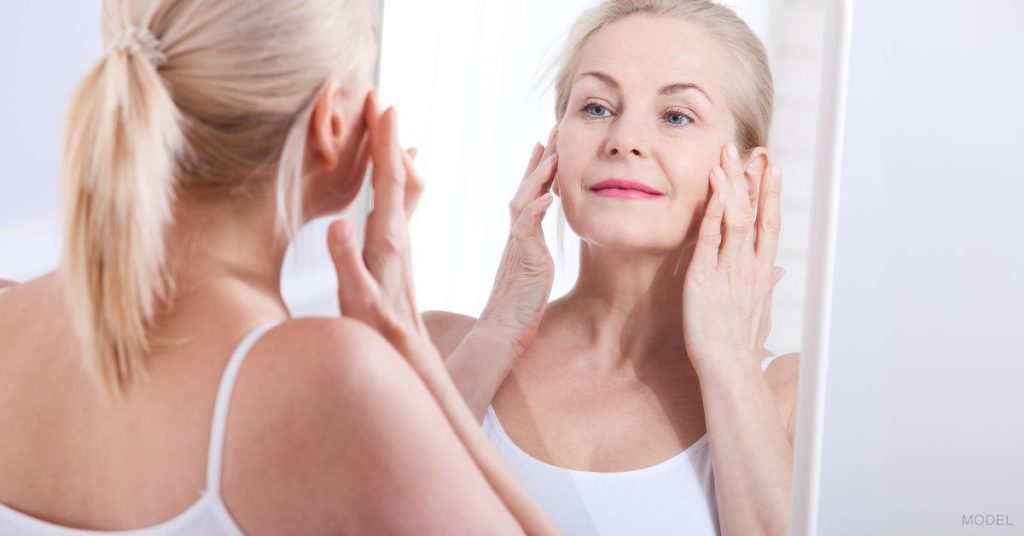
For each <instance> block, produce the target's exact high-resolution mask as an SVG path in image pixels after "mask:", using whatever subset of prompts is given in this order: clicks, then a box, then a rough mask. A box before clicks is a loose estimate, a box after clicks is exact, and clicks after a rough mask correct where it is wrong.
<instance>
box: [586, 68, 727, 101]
mask: <svg viewBox="0 0 1024 536" xmlns="http://www.w3.org/2000/svg"><path fill="white" fill-rule="evenodd" d="M588 76H589V77H593V78H596V79H598V80H600V81H601V82H603V83H604V84H605V85H607V86H610V87H612V88H614V89H620V88H621V87H622V86H621V85H620V84H619V83H618V81H616V80H615V79H614V78H612V77H611V75H609V74H607V73H602V72H601V71H587V72H585V73H582V74H580V75H579V76H577V77H576V80H577V81H579V80H580V79H581V78H585V77H588ZM687 89H695V90H697V91H699V92H700V93H701V94H702V95H704V98H705V99H707V100H708V102H710V103H711V104H714V101H712V100H711V97H709V96H708V92H707V91H704V88H702V87H700V86H699V85H697V84H693V83H690V82H677V83H675V84H669V85H667V86H665V87H663V88H661V91H659V92H658V93H660V94H661V95H673V94H675V93H679V92H680V91H686V90H687Z"/></svg>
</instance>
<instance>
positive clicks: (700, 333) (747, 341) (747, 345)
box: [683, 147, 784, 367]
mask: <svg viewBox="0 0 1024 536" xmlns="http://www.w3.org/2000/svg"><path fill="white" fill-rule="evenodd" d="M733 148H734V147H733ZM729 149H730V148H728V147H727V148H726V149H725V150H723V151H722V156H721V166H715V168H714V169H712V171H711V174H710V177H709V178H710V180H711V184H712V190H713V191H714V195H713V196H712V198H711V200H710V201H709V202H708V205H707V209H706V210H705V213H704V219H703V221H702V222H701V227H700V234H699V237H698V240H697V246H696V249H695V250H694V254H693V260H692V261H691V262H690V266H689V269H688V270H687V273H686V278H685V281H684V283H683V324H684V325H683V334H684V339H685V341H686V351H687V354H688V355H689V356H690V359H691V361H693V363H694V366H695V367H696V366H698V365H702V364H706V363H709V362H715V363H721V362H723V360H724V361H726V362H736V360H740V362H742V365H743V366H750V365H751V364H752V363H754V364H756V363H757V362H758V360H759V357H760V355H761V352H762V349H763V348H764V343H765V340H766V339H767V338H768V333H769V332H770V331H771V306H772V292H773V290H774V289H775V285H776V284H777V283H778V282H779V280H780V279H781V278H782V274H783V273H784V270H783V269H782V268H781V267H777V266H775V256H776V253H777V251H778V241H779V231H780V228H781V227H780V226H781V215H780V199H781V193H782V186H781V175H780V174H779V168H778V166H777V165H771V166H767V167H766V168H765V171H764V174H763V175H762V177H761V181H760V185H759V188H758V199H759V200H758V203H757V211H756V214H755V210H754V208H753V207H751V206H750V200H749V196H748V195H747V184H746V180H745V179H744V174H743V169H742V164H741V162H740V160H739V158H738V154H737V153H736V152H735V151H730V150H729ZM730 153H732V154H733V155H734V157H732V158H730V156H729V154H730ZM755 216H756V218H755ZM723 220H724V223H725V224H724V226H723ZM755 224H756V238H755ZM723 231H724V236H723Z"/></svg>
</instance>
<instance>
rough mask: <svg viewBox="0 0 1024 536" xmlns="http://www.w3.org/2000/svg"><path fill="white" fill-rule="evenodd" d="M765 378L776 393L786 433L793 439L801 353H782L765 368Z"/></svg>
mask: <svg viewBox="0 0 1024 536" xmlns="http://www.w3.org/2000/svg"><path fill="white" fill-rule="evenodd" d="M765 379H766V380H767V381H768V385H769V386H770V387H771V389H772V394H773V395H775V401H776V403H777V404H778V409H779V415H780V416H781V417H782V419H783V423H785V425H786V433H787V435H788V436H789V438H790V441H792V440H793V436H794V433H795V429H796V404H797V391H798V387H799V384H800V353H799V352H793V353H790V354H784V355H780V356H779V357H777V358H775V359H774V360H772V362H771V364H769V365H768V368H767V369H765Z"/></svg>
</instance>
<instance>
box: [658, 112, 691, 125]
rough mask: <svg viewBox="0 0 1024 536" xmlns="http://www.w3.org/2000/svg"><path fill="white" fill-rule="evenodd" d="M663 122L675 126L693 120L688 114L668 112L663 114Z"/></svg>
mask: <svg viewBox="0 0 1024 536" xmlns="http://www.w3.org/2000/svg"><path fill="white" fill-rule="evenodd" d="M665 122H666V123H668V124H670V125H672V126H677V127H682V126H686V125H689V124H690V123H692V122H693V119H692V118H690V116H688V115H686V114H684V113H680V112H668V113H666V114H665Z"/></svg>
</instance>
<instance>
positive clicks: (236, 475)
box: [0, 13, 545, 534]
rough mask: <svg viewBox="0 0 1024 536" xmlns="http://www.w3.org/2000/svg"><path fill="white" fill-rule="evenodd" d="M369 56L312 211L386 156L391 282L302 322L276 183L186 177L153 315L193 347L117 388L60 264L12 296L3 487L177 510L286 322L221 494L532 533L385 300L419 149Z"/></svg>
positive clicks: (297, 513)
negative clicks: (86, 367)
mask: <svg viewBox="0 0 1024 536" xmlns="http://www.w3.org/2000/svg"><path fill="white" fill-rule="evenodd" d="M366 15H367V24H369V21H370V20H371V19H370V17H369V13H366ZM362 65H363V68H362V70H361V71H360V73H359V74H358V75H357V77H356V78H355V79H354V80H349V81H345V83H344V84H342V83H340V82H339V81H336V80H329V81H328V82H327V83H325V84H324V86H323V88H322V91H321V93H320V94H319V96H318V100H317V104H316V108H315V111H314V114H313V117H312V119H311V122H310V125H309V131H310V137H309V140H308V147H309V151H308V154H307V162H306V172H307V173H306V177H307V178H306V181H307V182H306V183H305V185H304V187H305V188H306V191H307V192H308V195H307V196H306V206H305V207H304V208H305V209H306V212H305V213H306V215H307V217H308V218H310V219H311V218H312V217H315V216H317V215H320V214H323V213H326V212H327V211H337V210H340V209H341V208H343V207H344V206H346V205H348V204H349V203H351V202H352V200H353V198H354V196H355V193H356V191H357V190H358V185H359V182H360V181H361V179H362V176H363V173H364V171H365V164H366V159H367V158H372V159H373V161H374V162H375V163H376V164H377V165H376V166H375V173H374V187H375V190H376V191H377V193H378V199H379V200H381V202H380V203H379V206H378V207H377V208H375V214H376V215H375V216H374V217H371V222H370V230H368V242H369V243H368V245H367V250H368V251H369V250H370V249H373V250H374V251H376V252H377V253H376V254H375V255H376V256H373V255H370V257H373V258H375V259H376V261H377V262H376V265H375V266H363V267H362V269H363V273H362V275H363V276H367V277H370V278H371V279H372V281H373V282H374V283H375V284H376V285H377V286H376V289H377V291H378V294H377V296H376V301H372V300H371V301H363V302H362V303H361V304H359V305H357V304H353V303H347V304H346V303H344V300H345V299H346V297H348V298H351V296H352V295H351V294H347V295H343V296H342V300H343V305H344V306H345V309H346V311H347V312H351V314H352V317H351V318H349V317H346V318H306V319H298V320H290V319H288V313H287V310H286V308H285V304H284V302H283V300H282V298H281V294H280V288H279V281H280V275H281V274H280V267H281V264H282V260H283V257H284V254H285V249H286V243H285V242H284V240H282V239H281V238H280V237H279V236H278V235H276V234H275V232H274V224H275V212H274V201H273V190H272V187H270V186H269V185H268V188H267V189H266V190H265V191H262V192H257V193H252V194H249V195H246V196H210V195H200V194H197V193H190V192H182V194H181V195H180V196H179V197H178V199H177V201H176V203H175V206H174V215H175V218H174V223H173V224H172V225H171V226H170V228H169V229H167V232H166V241H167V246H168V250H169V255H168V257H169V259H171V261H170V262H169V265H168V269H169V272H170V275H171V277H172V278H173V280H174V282H175V285H176V287H175V288H176V293H175V296H174V301H173V303H172V304H170V305H168V306H166V307H165V308H164V309H163V310H162V311H160V313H159V315H158V316H157V318H156V319H155V325H156V326H157V329H158V331H159V333H160V334H161V335H164V336H167V337H171V338H180V340H182V343H181V344H180V345H176V346H172V347H170V348H169V349H166V350H163V351H159V352H157V353H155V354H154V355H152V356H151V360H150V363H151V366H150V370H149V378H148V379H147V380H145V381H138V382H135V383H134V384H133V385H132V389H131V391H130V392H129V394H128V397H127V399H126V400H125V401H123V402H121V403H116V404H115V403H112V402H109V401H107V400H106V399H105V398H104V397H103V396H102V392H101V390H100V389H99V388H98V387H97V386H96V385H95V384H93V383H91V382H90V380H89V378H87V377H86V376H85V374H84V373H83V370H82V365H81V359H80V357H79V353H78V349H77V347H76V344H75V341H74V337H73V332H72V329H71V324H70V319H69V318H68V314H67V311H66V310H65V307H64V305H63V292H62V289H61V281H60V278H59V277H58V276H57V274H56V273H50V274H46V275H44V276H42V277H40V278H38V279H35V280H32V281H29V282H26V283H24V284H22V285H17V286H14V287H12V288H10V289H9V290H8V291H7V292H5V293H4V294H3V295H0V317H2V318H4V319H5V322H3V323H2V325H0V345H2V346H0V370H2V371H3V373H2V374H0V427H2V429H3V430H4V441H3V443H4V448H3V449H0V474H3V475H4V478H3V479H0V503H2V504H4V505H7V506H9V507H11V508H14V509H16V510H19V511H22V512H25V513H28V514H30V515H32V516H35V517H38V518H41V519H44V520H47V521H50V522H53V523H58V524H63V525H68V526H73V527H79V528H89V529H100V530H115V529H132V528H140V527H146V526H150V525H153V524H156V523H159V522H162V521H165V520H167V519H169V518H171V517H173V516H175V515H177V514H179V513H181V512H182V511H183V510H184V509H185V508H187V507H188V506H190V505H191V504H193V503H194V502H195V501H196V499H197V492H199V491H200V490H202V489H204V487H205V465H206V457H207V446H208V440H209V426H210V419H211V415H212V412H213V407H214V397H215V393H216V389H217V387H218V382H219V381H220V378H221V374H222V372H223V370H224V366H225V364H226V362H227V359H228V357H229V355H230V353H231V352H232V351H233V349H234V347H235V345H236V344H237V343H238V341H239V340H240V339H241V337H243V336H244V335H245V334H246V333H247V332H249V331H250V330H252V329H253V328H255V327H256V326H258V325H260V324H262V323H264V322H267V321H274V320H276V321H282V323H281V324H280V325H278V326H277V327H276V328H274V329H273V330H271V331H270V332H268V333H267V334H266V335H264V336H263V337H262V338H261V339H260V340H259V342H258V343H257V344H256V346H255V347H254V348H253V349H252V350H251V352H250V354H249V356H248V357H247V359H246V361H245V363H244V366H243V367H242V369H241V372H240V374H239V377H238V380H237V383H236V385H235V390H234V393H233V396H232V403H231V411H230V418H229V421H228V427H227V440H226V447H225V449H226V450H225V457H224V471H223V477H222V483H221V485H222V496H223V498H224V500H225V502H226V504H227V506H228V508H229V510H230V511H231V513H232V515H233V517H234V518H235V520H236V521H237V522H238V523H239V524H240V526H241V528H242V529H243V530H244V531H245V532H246V533H248V534H283V533H296V534H321V533H331V534H334V533H341V532H344V533H357V534H470V533H479V530H480V527H488V529H487V530H488V532H489V533H495V534H522V533H523V528H521V525H522V526H523V527H535V526H540V527H542V528H543V527H544V526H545V525H544V524H543V520H541V521H538V522H535V523H534V524H533V525H531V524H530V523H529V522H528V521H529V520H527V521H523V519H519V520H517V519H516V518H514V517H513V515H512V514H511V513H510V511H509V508H508V507H506V506H505V505H504V504H503V502H502V498H500V497H499V496H498V494H496V493H495V487H498V488H499V490H504V492H505V494H506V495H505V497H507V493H508V489H509V488H508V487H506V488H500V487H499V486H494V484H493V482H492V480H493V478H494V476H493V475H494V474H495V472H496V471H495V470H491V471H490V472H487V473H486V474H487V475H488V476H487V477H485V475H484V474H482V473H481V471H480V470H479V469H478V467H477V466H476V465H475V464H474V460H477V459H479V458H480V457H481V456H480V455H479V454H476V455H471V452H473V451H474V448H473V446H472V445H469V446H467V445H466V444H465V443H463V441H462V440H461V439H460V435H459V434H458V433H457V432H456V428H457V426H456V425H453V423H454V422H456V421H455V420H454V419H453V418H452V417H451V415H449V414H448V413H446V410H445V409H442V405H439V404H438V402H437V398H436V397H437V396H438V394H437V392H436V391H432V390H431V388H436V381H435V382H434V383H433V384H429V385H428V384H425V383H424V381H423V379H422V378H421V377H420V375H421V374H422V372H423V370H424V369H425V367H424V366H423V362H426V361H428V360H429V359H430V358H431V357H433V358H435V359H436V366H437V367H438V368H439V369H440V370H442V372H443V364H441V361H440V359H439V358H438V357H437V353H436V350H434V349H433V347H432V346H431V345H429V341H428V340H427V339H426V337H425V333H424V335H423V337H422V338H421V339H417V337H418V336H419V335H418V333H417V332H416V329H415V324H416V322H419V323H420V325H422V322H421V321H419V320H418V315H415V310H413V313H414V314H413V317H414V318H409V315H405V316H403V315H402V312H401V308H398V307H395V306H394V303H395V302H394V301H393V300H392V301H388V299H389V298H390V297H393V296H400V295H408V294H411V290H410V289H409V288H408V287H407V286H405V287H403V286H402V283H404V282H405V280H406V279H407V278H405V277H398V278H395V280H396V281H398V283H393V282H392V281H389V280H388V279H387V278H386V277H382V276H381V275H380V273H379V268H380V267H383V268H385V269H391V268H393V267H395V266H400V265H401V264H402V263H403V262H406V261H407V251H406V250H402V249H388V248H387V247H383V246H381V244H382V243H383V244H385V245H386V244H394V243H396V242H395V241H394V240H392V239H393V238H394V237H396V236H398V237H399V238H401V237H406V238H407V236H406V235H405V233H407V230H406V228H405V227H404V226H405V225H406V221H407V217H408V213H411V209H412V208H413V206H414V204H415V198H416V195H415V191H414V190H415V189H416V187H415V184H416V181H406V180H405V178H404V175H403V174H402V173H400V172H399V170H397V169H396V168H395V166H393V165H392V166H390V167H389V166H387V165H385V161H388V162H390V163H392V164H394V163H395V162H397V163H399V167H402V165H403V164H406V165H407V164H408V162H409V159H408V157H407V155H406V154H405V153H404V152H403V151H402V149H401V148H400V147H399V146H398V143H397V135H396V134H395V114H394V112H393V111H388V112H385V113H381V112H380V111H378V109H377V106H376V101H375V99H374V98H373V97H372V95H371V96H370V98H366V97H365V96H366V95H367V91H368V90H369V89H370V84H371V82H370V81H371V67H372V65H373V61H372V58H366V59H364V61H363V62H362ZM405 171H406V172H410V173H411V168H408V167H406V168H405ZM410 185H412V186H410ZM406 188H411V190H412V192H411V195H409V196H408V197H407V196H406V191H405V189H406ZM383 200H389V202H387V203H385V202H383ZM407 212H408V213H407ZM381 229H386V230H387V231H386V232H385V231H381ZM374 237H377V238H374ZM332 248H333V251H334V252H335V253H337V252H338V251H340V250H339V249H338V247H337V244H334V245H332ZM360 257H362V256H360ZM403 259H405V260H403ZM336 260H337V258H336ZM350 267H352V266H350ZM352 274H353V272H352V271H349V272H347V273H346V274H343V278H344V279H345V280H348V279H349V278H351V277H353V275H352ZM363 283H365V281H363ZM361 284H362V283H361ZM396 286H397V288H395V287H396ZM356 287H357V288H358V285H357V286H356ZM349 288H350V289H351V288H353V287H351V286H350V287H349ZM406 309H408V308H406ZM396 311H397V312H396ZM374 318H376V319H380V318H389V319H391V322H390V323H389V324H387V325H383V324H381V323H380V322H374V321H373V319H374ZM410 326H412V327H410ZM385 328H387V329H385ZM410 344H412V345H414V346H416V347H417V348H420V349H421V351H420V352H419V353H416V352H411V351H409V348H408V346H409V345H410ZM403 351H404V353H403ZM442 394H443V393H442ZM447 398H448V406H449V407H450V405H451V403H450V401H451V400H456V401H459V403H461V401H460V399H459V397H458V394H457V392H456V391H455V390H454V386H452V390H451V392H450V395H449V396H448V397H447ZM463 411H464V415H467V416H468V415H469V413H468V411H466V410H465V408H464V407H463ZM453 427H454V428H453ZM267 430H273V432H274V433H271V434H268V433H267ZM396 430H400V431H401V434H396V433H395V431H396ZM496 455H497V453H496V452H493V456H495V457H496ZM424 459H427V460H430V463H423V460H424ZM489 479H492V480H489ZM353 483H358V485H353ZM492 486H494V487H492ZM395 504H401V505H402V507H401V513H402V515H394V513H395ZM519 506H520V507H522V505H521V504H520V505H519ZM535 532H536V533H545V532H544V531H543V530H538V531H535Z"/></svg>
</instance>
